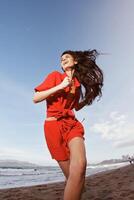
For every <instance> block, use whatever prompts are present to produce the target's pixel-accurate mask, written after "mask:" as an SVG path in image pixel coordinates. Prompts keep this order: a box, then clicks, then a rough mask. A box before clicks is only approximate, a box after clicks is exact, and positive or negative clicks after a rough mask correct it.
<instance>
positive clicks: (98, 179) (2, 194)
mask: <svg viewBox="0 0 134 200" xmlns="http://www.w3.org/2000/svg"><path fill="white" fill-rule="evenodd" d="M64 187H65V183H64V182H58V183H49V184H42V185H37V186H28V187H18V188H11V189H0V200H22V199H23V200H24V199H26V200H62V199H63V198H62V196H63V192H64ZM85 187H86V191H85V192H83V195H82V200H88V199H92V200H95V199H96V200H97V199H98V200H110V199H111V200H117V199H118V200H133V199H134V165H133V164H132V165H127V166H125V167H120V168H118V169H111V170H108V171H104V172H99V173H97V174H94V175H91V176H89V177H86V181H85Z"/></svg>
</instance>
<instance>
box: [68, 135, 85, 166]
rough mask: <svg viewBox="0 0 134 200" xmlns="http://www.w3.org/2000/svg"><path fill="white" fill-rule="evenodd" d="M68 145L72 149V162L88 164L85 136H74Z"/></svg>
mask: <svg viewBox="0 0 134 200" xmlns="http://www.w3.org/2000/svg"><path fill="white" fill-rule="evenodd" d="M68 147H69V150H70V162H72V163H76V164H77V163H80V164H82V165H86V164H87V160H86V149H85V143H84V139H83V138H81V137H74V138H72V139H71V140H70V141H69V143H68Z"/></svg>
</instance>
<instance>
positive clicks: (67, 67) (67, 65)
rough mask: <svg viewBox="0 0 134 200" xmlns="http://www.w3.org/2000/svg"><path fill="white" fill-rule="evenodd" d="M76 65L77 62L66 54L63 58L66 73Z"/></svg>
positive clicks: (62, 64)
mask: <svg viewBox="0 0 134 200" xmlns="http://www.w3.org/2000/svg"><path fill="white" fill-rule="evenodd" d="M75 64H77V61H76V60H75V59H74V57H73V56H72V55H71V54H68V53H66V54H63V55H62V56H61V67H62V68H63V70H64V71H67V70H70V68H71V67H73V66H74V65H75Z"/></svg>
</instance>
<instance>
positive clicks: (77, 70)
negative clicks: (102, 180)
mask: <svg viewBox="0 0 134 200" xmlns="http://www.w3.org/2000/svg"><path fill="white" fill-rule="evenodd" d="M98 54H99V53H98V52H97V51H96V50H87V51H72V50H67V51H65V52H63V53H62V55H61V68H62V70H63V73H61V72H59V71H52V72H51V73H50V74H48V75H47V77H45V79H44V81H43V82H42V83H41V84H40V85H38V86H37V87H35V88H34V91H35V93H34V97H33V102H34V103H39V102H42V101H44V100H46V103H47V104H46V105H47V113H46V115H47V116H46V119H45V121H44V135H45V139H46V143H47V146H48V149H49V152H50V154H51V157H52V159H55V160H56V161H57V163H58V164H59V166H60V168H61V170H62V171H63V173H64V175H65V178H66V185H65V189H64V198H63V199H64V200H80V199H81V195H82V191H83V189H84V183H85V173H86V166H87V159H86V150H85V143H84V141H85V138H84V127H83V124H82V122H80V121H79V120H78V119H77V118H76V117H75V113H74V109H75V110H76V111H78V110H80V109H82V108H83V107H84V106H86V105H91V104H92V103H93V101H94V100H95V98H96V97H97V96H99V97H101V96H102V91H101V90H102V86H103V72H102V70H101V69H100V68H99V66H97V64H96V57H97V56H98Z"/></svg>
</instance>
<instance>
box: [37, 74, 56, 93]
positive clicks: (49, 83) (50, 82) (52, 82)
mask: <svg viewBox="0 0 134 200" xmlns="http://www.w3.org/2000/svg"><path fill="white" fill-rule="evenodd" d="M57 73H58V72H57V71H53V72H51V73H50V74H48V75H47V77H45V79H44V81H43V82H42V83H41V84H39V85H38V86H36V87H35V88H34V91H35V92H37V91H39V92H41V91H44V90H48V89H50V88H52V87H54V86H56V74H57Z"/></svg>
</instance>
